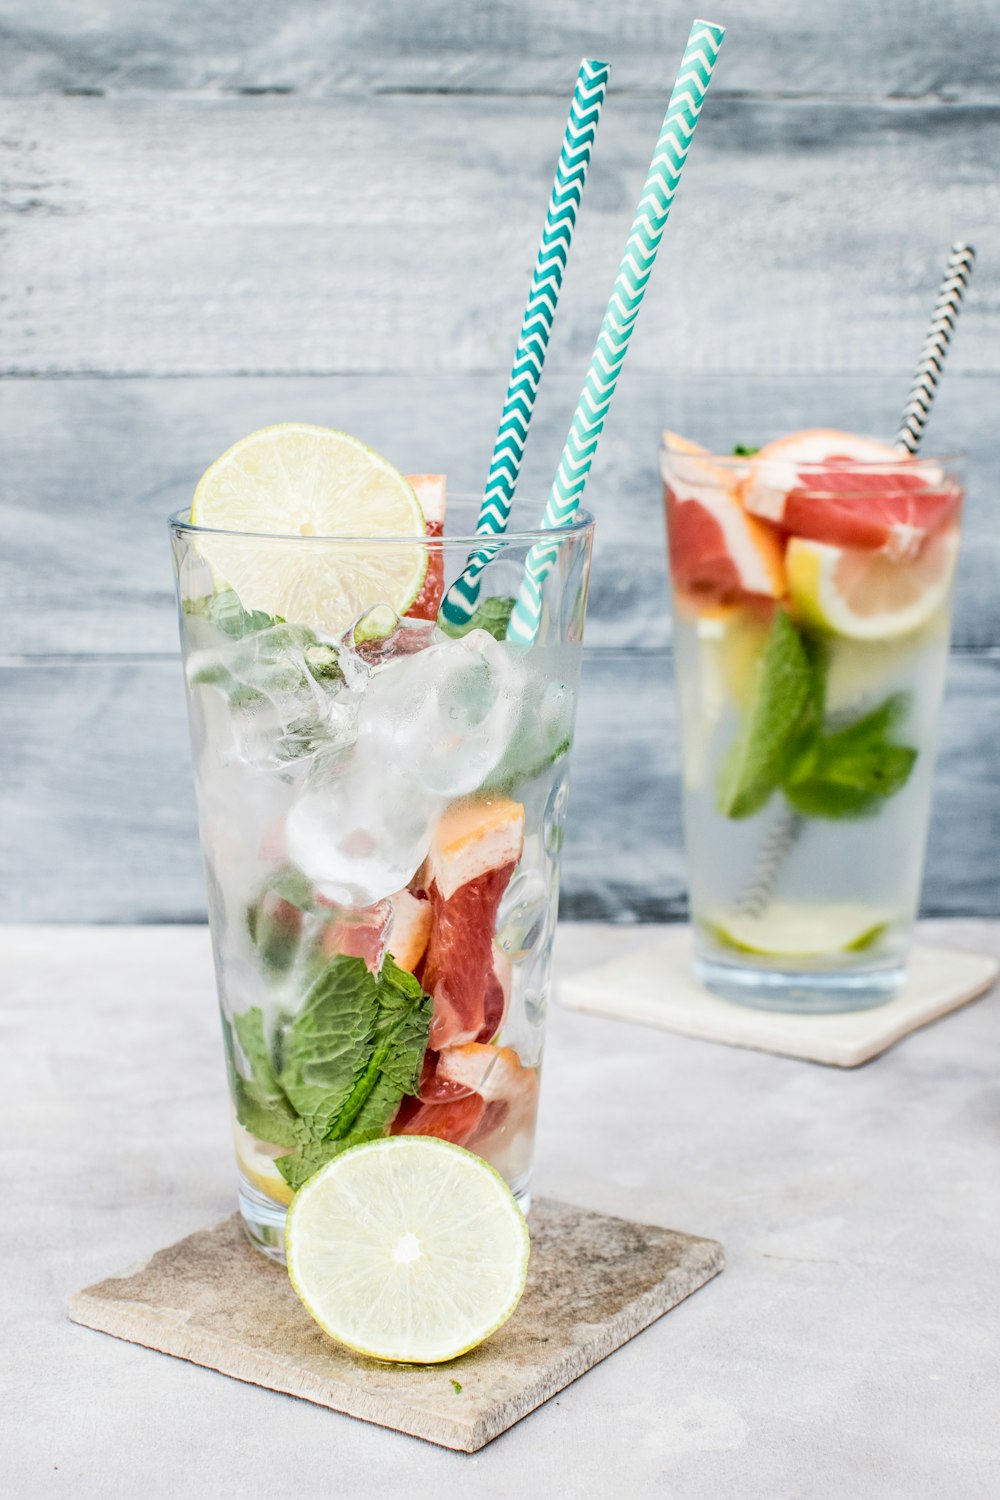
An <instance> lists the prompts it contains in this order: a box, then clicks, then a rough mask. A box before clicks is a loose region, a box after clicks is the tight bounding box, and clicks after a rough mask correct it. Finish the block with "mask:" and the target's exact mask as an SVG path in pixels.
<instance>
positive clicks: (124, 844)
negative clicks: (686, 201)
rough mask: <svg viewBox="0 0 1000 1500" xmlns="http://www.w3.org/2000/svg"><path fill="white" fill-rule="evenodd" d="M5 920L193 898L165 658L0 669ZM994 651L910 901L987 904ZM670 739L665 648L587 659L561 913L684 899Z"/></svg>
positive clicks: (995, 710) (969, 692)
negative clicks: (920, 895) (921, 879)
mask: <svg viewBox="0 0 1000 1500" xmlns="http://www.w3.org/2000/svg"><path fill="white" fill-rule="evenodd" d="M0 701H2V703H3V713H2V715H0V761H2V763H3V765H4V767H5V773H4V777H3V780H2V782H0V826H2V827H3V830H4V839H3V840H2V841H0V890H3V892H4V920H5V921H67V922H71V921H77V922H83V921H104V922H132V921H148V920H159V921H162V920H167V921H169V920H188V919H198V918H199V917H200V916H201V915H202V914H203V911H204V893H203V886H202V874H201V864H200V859H199V855H198V849H197V835H196V832H195V820H194V799H193V793H192V789H191V780H190V770H189V752H188V744H187V729H186V724H185V720H184V707H183V701H182V687H181V674H180V669H179V666H178V664H177V662H176V661H174V660H165V661H133V662H120V661H113V660H106V661H103V662H85V661H77V662H69V663H62V664H48V665H43V664H37V663H36V664H31V665H26V666H22V667H19V668H10V667H8V668H5V669H2V670H0ZM998 736H1000V656H998V655H996V654H991V655H978V656H973V657H965V656H960V657H958V658H957V659H956V660H955V661H953V663H952V668H951V675H950V684H949V692H948V698H947V702H946V706H945V712H944V720H943V734H942V749H941V756H940V761H939V766H938V774H937V800H936V805H935V814H934V822H933V830H932V835H931V843H930V853H929V858H928V866H927V878H926V885H925V901H924V905H925V909H926V911H927V912H929V913H932V914H934V913H936V914H941V915H959V914H964V915H966V916H968V915H970V914H972V915H983V916H991V915H993V916H995V915H997V913H998V912H1000V881H998V879H997V873H998V870H997V854H996V851H997V848H998V847H1000V798H998V795H997V793H998V780H1000V767H998V763H997V755H996V744H997V740H998ZM678 755H679V744H678V736H677V722H676V713H675V707H674V699H673V682H672V670H671V661H670V658H669V655H668V654H666V653H656V652H653V653H648V654H647V653H636V652H625V653H616V652H601V653H597V654H591V655H590V656H589V657H588V658H587V662H586V666H585V672H584V684H583V692H582V698H581V710H580V721H579V729H578V735H577V743H576V748H575V750H574V774H573V792H572V798H571V806H570V815H569V827H568V836H567V841H566V856H565V873H564V881H563V912H564V914H565V915H567V916H570V917H573V916H576V917H584V916H586V917H607V918H612V919H617V920H622V919H625V920H629V919H632V920H634V919H643V918H644V919H652V918H664V917H675V916H678V915H681V914H682V913H683V910H684V878H683V859H682V855H681V835H680V817H679V811H680V809H679V787H678V774H679V761H678Z"/></svg>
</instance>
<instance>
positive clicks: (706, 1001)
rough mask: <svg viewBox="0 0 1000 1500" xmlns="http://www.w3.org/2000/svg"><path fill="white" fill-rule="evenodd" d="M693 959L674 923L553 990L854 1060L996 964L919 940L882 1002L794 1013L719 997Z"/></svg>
mask: <svg viewBox="0 0 1000 1500" xmlns="http://www.w3.org/2000/svg"><path fill="white" fill-rule="evenodd" d="M693 965H694V954H693V951H692V947H691V936H690V931H689V929H688V928H687V926H685V925H682V924H680V923H678V925H677V926H676V927H675V928H671V929H668V931H666V932H665V933H663V934H662V935H661V936H660V937H659V938H658V939H657V941H656V942H655V943H651V944H649V945H648V946H647V947H645V948H640V949H638V950H637V951H636V952H634V953H630V954H628V955H627V956H626V957H624V958H617V959H614V960H612V962H610V963H605V964H601V965H600V966H599V967H598V968H594V969H588V970H586V971H585V972H584V973H582V974H574V975H573V976H572V978H570V979H564V980H563V981H562V982H561V983H560V985H559V999H560V1001H561V1003H562V1004H563V1005H565V1006H567V1007H568V1008H569V1009H570V1010H585V1011H589V1012H591V1013H592V1014H593V1015H600V1016H610V1017H612V1018H613V1019H615V1020H623V1021H641V1022H643V1023H644V1024H645V1025H647V1026H661V1027H662V1028H663V1029H664V1030H665V1031H676V1032H679V1033H680V1034H681V1036H693V1037H699V1038H701V1039H702V1040H704V1041H709V1042H725V1043H727V1044H728V1045H729V1046H732V1047H754V1048H756V1049H757V1050H758V1051H760V1052H777V1053H779V1054H780V1055H781V1056H784V1057H798V1058H802V1059H803V1060H804V1061H806V1062H818V1063H828V1064H830V1065H831V1066H833V1067H836V1068H856V1067H858V1065H859V1064H860V1063H865V1062H868V1061H870V1059H871V1058H873V1057H878V1055H879V1053H881V1052H885V1051H886V1049H887V1048H888V1047H891V1046H892V1045H893V1043H894V1042H898V1041H899V1040H900V1039H901V1038H902V1037H904V1036H907V1035H908V1034H909V1032H911V1031H916V1030H917V1029H918V1028H919V1027H921V1026H926V1025H927V1024H928V1022H930V1021H936V1020H937V1019H938V1018H939V1017H940V1016H944V1015H947V1014H948V1012H949V1011H952V1010H957V1009H958V1007H959V1006H960V1005H967V1004H968V1002H969V1001H970V1000H975V999H976V998H977V997H978V996H979V995H982V994H984V993H985V992H986V990H988V989H989V988H990V986H991V985H992V984H993V982H994V980H995V979H996V977H997V974H998V972H1000V963H998V961H997V960H996V959H995V958H991V957H989V956H988V955H986V954H981V953H964V952H962V951H961V949H958V948H931V947H927V946H924V945H918V946H917V947H915V948H914V949H913V951H912V953H911V955H910V963H909V977H908V979H907V981H906V984H905V985H904V987H903V989H902V990H901V991H900V993H899V994H898V995H897V996H895V998H894V999H892V1000H889V1001H887V1002H886V1004H885V1005H880V1006H877V1007H875V1009H873V1010H856V1011H850V1012H847V1013H844V1014H841V1015H828V1016H817V1015H799V1016H796V1015H788V1014H786V1013H785V1012H783V1011H768V1010H751V1009H749V1007H747V1006H744V1005H736V1004H735V1003H734V1002H732V1001H730V1000H721V999H719V998H718V996H716V995H711V994H709V992H708V991H707V990H706V989H703V988H702V986H701V985H700V984H699V983H698V981H697V980H696V978H695V976H694V967H693Z"/></svg>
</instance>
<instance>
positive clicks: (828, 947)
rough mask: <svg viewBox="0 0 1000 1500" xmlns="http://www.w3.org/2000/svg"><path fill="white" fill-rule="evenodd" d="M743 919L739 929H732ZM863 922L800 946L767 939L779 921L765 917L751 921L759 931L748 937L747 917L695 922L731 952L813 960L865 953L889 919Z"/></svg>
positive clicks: (881, 935)
mask: <svg viewBox="0 0 1000 1500" xmlns="http://www.w3.org/2000/svg"><path fill="white" fill-rule="evenodd" d="M741 920H742V931H740V932H739V935H738V933H737V932H734V931H733V927H734V926H736V925H737V924H738V923H739V922H740V921H741ZM861 921H862V923H863V925H862V926H861V927H860V928H859V929H857V930H856V931H854V932H853V934H850V933H849V934H848V935H847V936H845V935H844V933H845V931H847V929H846V928H845V929H844V930H842V931H841V932H840V933H836V932H835V931H834V930H833V928H832V927H831V929H830V932H829V935H828V941H826V942H823V941H821V940H818V939H816V938H814V940H813V941H812V942H806V943H804V944H803V945H802V946H801V947H796V946H795V944H794V943H789V941H788V939H787V938H785V939H784V940H778V939H777V938H776V937H772V938H771V940H770V941H768V939H767V937H766V932H767V928H768V926H770V927H771V930H772V932H775V933H776V932H777V929H778V927H779V926H780V922H779V921H778V920H775V919H772V920H771V921H770V922H768V921H767V920H766V914H765V918H762V919H757V920H756V921H754V923H753V925H755V926H758V927H759V930H760V935H759V936H757V935H756V934H755V935H754V936H753V939H751V934H750V932H749V930H748V929H749V928H750V926H751V922H750V920H748V919H745V918H744V919H739V918H727V919H724V920H722V921H714V922H713V921H708V920H706V919H704V918H701V919H699V920H698V924H697V925H698V926H699V927H700V928H701V930H702V931H703V932H704V933H705V935H706V936H707V937H709V938H710V939H711V940H712V941H713V942H714V943H715V944H716V945H717V946H718V947H720V948H725V949H727V950H728V951H729V952H730V953H741V954H744V955H745V956H746V957H748V958H767V959H772V960H774V959H784V960H793V961H794V960H803V961H805V960H810V961H812V960H816V959H821V958H826V957H830V956H831V955H834V954H838V953H868V952H871V951H872V949H874V948H876V947H877V946H878V944H879V943H880V942H881V941H882V939H883V938H884V937H885V936H886V934H887V933H888V931H889V928H890V925H891V924H890V922H889V921H888V919H885V918H878V917H876V919H875V920H874V921H872V920H871V919H870V917H868V918H862V919H861Z"/></svg>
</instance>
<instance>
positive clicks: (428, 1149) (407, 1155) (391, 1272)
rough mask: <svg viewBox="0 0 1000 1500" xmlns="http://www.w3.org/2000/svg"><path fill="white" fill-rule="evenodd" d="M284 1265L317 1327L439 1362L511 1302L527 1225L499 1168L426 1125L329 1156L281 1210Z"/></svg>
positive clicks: (483, 1331) (351, 1343)
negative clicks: (284, 1213) (427, 1132)
mask: <svg viewBox="0 0 1000 1500" xmlns="http://www.w3.org/2000/svg"><path fill="white" fill-rule="evenodd" d="M286 1244H287V1259H288V1274H289V1276H290V1277H291V1279H292V1285H293V1286H294V1288H295V1290H296V1292H297V1293H298V1294H299V1297H300V1298H301V1299H302V1302H303V1303H304V1305H305V1307H306V1310H307V1311H308V1312H309V1313H310V1314H311V1316H312V1317H313V1318H315V1320H316V1322H317V1323H318V1324H319V1326H320V1327H321V1328H322V1329H323V1330H324V1331H325V1332H326V1333H328V1334H329V1335H330V1337H331V1338H334V1339H336V1340H337V1341H338V1342H339V1343H342V1344H346V1345H347V1346H348V1348H350V1349H353V1350H355V1352H356V1353H358V1354H367V1355H370V1356H371V1357H372V1358H373V1359H385V1360H393V1361H399V1362H401V1363H410V1364H439V1363H441V1361H442V1360H447V1359H455V1358H456V1356H457V1355H459V1354H464V1353H465V1352H466V1350H468V1349H472V1348H474V1347H475V1346H476V1345H477V1344H480V1343H482V1341H483V1339H485V1338H488V1337H489V1335H490V1334H491V1333H495V1332H496V1330H497V1329H498V1328H499V1327H501V1325H502V1324H503V1323H505V1322H506V1321H507V1319H508V1318H509V1317H510V1315H511V1313H512V1312H513V1311H514V1309H515V1307H516V1306H517V1304H518V1302H519V1301H520V1298H521V1293H522V1292H523V1290H524V1282H525V1277H526V1275H527V1271H528V1253H529V1240H528V1226H527V1224H526V1222H525V1219H524V1215H523V1214H522V1213H521V1210H520V1209H519V1208H518V1206H517V1203H516V1201H515V1199H514V1195H513V1194H512V1193H511V1191H510V1189H509V1188H508V1186H507V1184H506V1183H505V1182H504V1180H503V1178H502V1177H500V1175H499V1174H498V1173H497V1172H495V1171H494V1170H493V1168H492V1167H490V1166H487V1164H486V1162H484V1161H482V1160H481V1159H480V1158H479V1157H478V1156H473V1155H472V1153H471V1152H469V1151H464V1150H463V1149H462V1148H461V1147H460V1146H452V1145H451V1144H449V1143H448V1142H447V1141H441V1140H437V1139H435V1138H433V1137H431V1136H405V1135H399V1136H387V1137H385V1138H384V1139H382V1140H377V1141H370V1142H368V1143H367V1144H366V1145H363V1146H354V1147H352V1148H351V1149H350V1150H348V1151H345V1152H343V1154H342V1155H340V1156H337V1157H335V1158H334V1159H333V1161H331V1162H330V1163H329V1164H328V1165H327V1166H325V1167H323V1168H322V1170H321V1171H319V1172H317V1173H316V1175H315V1177H311V1178H310V1179H309V1181H308V1182H307V1183H306V1184H305V1186H304V1187H302V1188H300V1189H299V1191H298V1193H297V1194H296V1195H295V1198H294V1200H293V1202H292V1206H291V1208H290V1209H289V1211H288V1222H287V1229H286Z"/></svg>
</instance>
